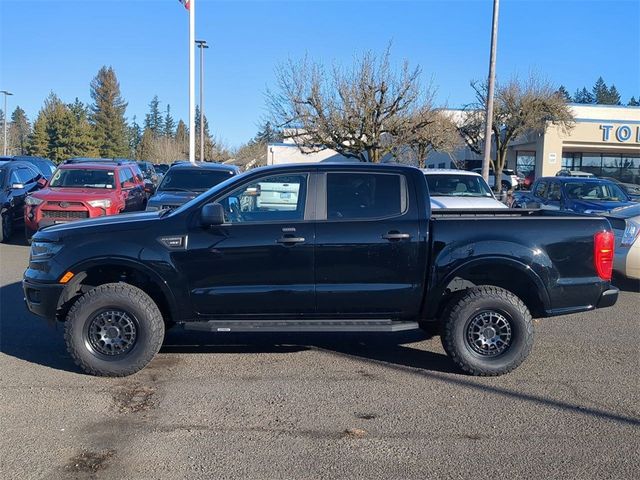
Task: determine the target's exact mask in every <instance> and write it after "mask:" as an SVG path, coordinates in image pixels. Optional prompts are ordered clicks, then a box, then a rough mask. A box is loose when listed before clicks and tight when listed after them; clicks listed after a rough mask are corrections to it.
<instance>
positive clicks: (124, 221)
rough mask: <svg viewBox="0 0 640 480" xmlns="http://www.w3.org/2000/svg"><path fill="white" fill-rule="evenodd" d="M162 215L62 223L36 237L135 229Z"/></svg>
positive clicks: (121, 215)
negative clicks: (87, 230)
mask: <svg viewBox="0 0 640 480" xmlns="http://www.w3.org/2000/svg"><path fill="white" fill-rule="evenodd" d="M159 216H160V214H159V213H158V212H135V213H124V214H120V215H110V216H107V217H97V218H90V219H87V220H81V221H78V222H69V223H60V224H58V225H52V226H50V227H46V228H44V229H42V230H40V231H39V232H38V233H37V234H36V235H38V234H39V233H40V232H44V233H45V235H50V234H53V235H59V236H64V235H65V234H66V233H71V232H72V231H75V230H78V229H91V228H94V227H101V226H107V227H109V228H110V229H111V228H117V227H120V226H122V227H125V228H131V227H134V225H133V224H134V223H139V224H141V226H142V224H144V223H145V222H152V221H155V220H157V219H158V218H159Z"/></svg>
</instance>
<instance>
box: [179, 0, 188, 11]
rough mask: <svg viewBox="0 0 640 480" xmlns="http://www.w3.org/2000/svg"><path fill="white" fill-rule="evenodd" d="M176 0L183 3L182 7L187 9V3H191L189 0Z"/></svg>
mask: <svg viewBox="0 0 640 480" xmlns="http://www.w3.org/2000/svg"><path fill="white" fill-rule="evenodd" d="M178 1H179V2H180V3H181V4H183V5H184V8H186V9H187V10H189V3H191V2H190V0H178Z"/></svg>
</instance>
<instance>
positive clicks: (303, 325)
mask: <svg viewBox="0 0 640 480" xmlns="http://www.w3.org/2000/svg"><path fill="white" fill-rule="evenodd" d="M182 326H183V328H184V329H185V330H197V331H201V332H402V331H405V330H415V329H418V328H419V327H418V322H397V321H392V320H234V321H224V320H211V321H208V322H185V323H183V324H182Z"/></svg>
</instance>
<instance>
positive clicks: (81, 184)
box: [49, 168, 115, 188]
mask: <svg viewBox="0 0 640 480" xmlns="http://www.w3.org/2000/svg"><path fill="white" fill-rule="evenodd" d="M49 185H50V186H51V187H53V188H55V187H67V188H114V185H115V179H114V172H113V170H102V169H101V170H90V169H86V168H83V169H80V168H78V169H69V168H65V169H59V170H58V171H56V173H55V174H54V175H53V177H52V178H51V183H50V184H49Z"/></svg>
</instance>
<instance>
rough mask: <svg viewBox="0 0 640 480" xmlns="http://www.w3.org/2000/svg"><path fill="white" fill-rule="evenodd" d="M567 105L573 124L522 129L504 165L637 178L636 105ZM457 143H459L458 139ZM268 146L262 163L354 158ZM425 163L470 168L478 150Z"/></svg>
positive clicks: (639, 132)
mask: <svg viewBox="0 0 640 480" xmlns="http://www.w3.org/2000/svg"><path fill="white" fill-rule="evenodd" d="M570 107H571V109H572V111H573V115H574V117H575V123H574V125H573V128H571V129H569V130H567V131H563V130H562V129H561V128H559V127H557V126H554V125H552V124H549V126H548V127H547V129H546V130H545V131H544V132H540V133H530V134H528V135H523V136H522V137H521V138H518V139H517V140H515V141H514V142H512V143H511V145H510V146H509V150H508V153H507V165H506V168H510V169H513V170H516V171H517V172H518V173H519V174H520V175H522V176H524V177H526V176H529V175H531V176H532V177H540V176H553V175H555V174H556V173H558V171H560V170H580V171H583V172H590V173H593V174H595V175H597V176H603V177H613V178H616V179H619V180H621V181H623V182H625V183H637V184H640V107H625V106H617V105H583V104H571V105H570ZM445 111H446V112H447V113H448V114H449V115H450V117H451V118H452V120H453V121H454V122H462V121H463V118H464V111H463V110H445ZM460 144H461V145H463V144H464V142H463V141H462V139H461V140H460ZM267 149H268V152H267V164H279V163H298V162H303V163H304V162H322V161H332V162H333V161H353V159H348V158H345V157H343V156H342V155H340V154H339V153H337V152H335V151H334V150H330V149H324V150H320V151H318V152H313V153H303V152H301V151H300V149H299V148H298V146H297V145H296V144H295V142H294V141H293V140H285V141H284V142H283V143H273V144H270V145H269V146H268V147H267ZM382 161H383V162H392V161H395V158H394V157H393V156H391V155H387V156H385V158H383V160H382ZM425 163H426V166H427V167H428V168H464V169H466V170H471V169H473V168H477V167H481V166H482V156H481V155H478V154H476V153H474V152H472V151H471V150H470V149H469V148H468V147H464V148H459V149H458V150H456V151H455V152H453V153H438V152H432V153H431V154H430V155H429V156H428V157H427V159H426V162H425Z"/></svg>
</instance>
